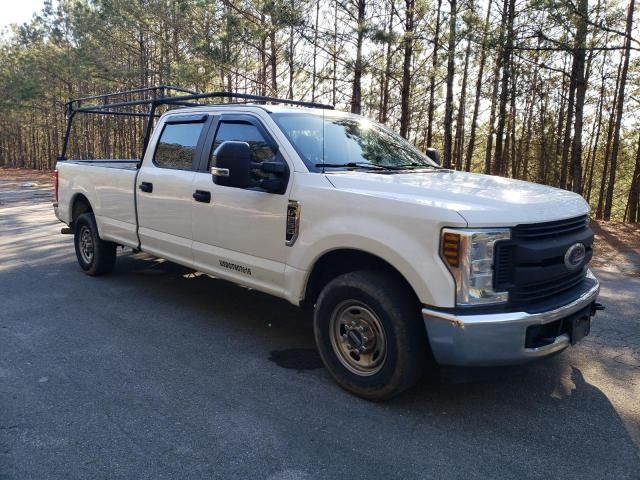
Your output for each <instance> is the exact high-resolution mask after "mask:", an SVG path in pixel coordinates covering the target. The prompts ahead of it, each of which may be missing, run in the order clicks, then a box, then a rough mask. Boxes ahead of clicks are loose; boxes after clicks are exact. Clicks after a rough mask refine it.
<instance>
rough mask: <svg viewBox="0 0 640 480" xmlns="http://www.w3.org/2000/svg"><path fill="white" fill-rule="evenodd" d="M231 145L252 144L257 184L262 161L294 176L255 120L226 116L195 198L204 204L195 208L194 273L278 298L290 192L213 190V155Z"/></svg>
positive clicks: (214, 134) (214, 133)
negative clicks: (225, 144) (281, 165)
mask: <svg viewBox="0 0 640 480" xmlns="http://www.w3.org/2000/svg"><path fill="white" fill-rule="evenodd" d="M227 140H234V141H243V142H247V143H248V144H249V146H250V148H251V161H252V164H253V167H252V170H251V176H252V179H253V180H255V183H256V184H258V183H259V181H260V179H261V178H263V177H264V174H263V173H262V172H261V171H260V164H261V163H262V162H263V161H270V162H274V161H275V162H283V163H284V164H285V166H286V169H287V171H289V170H290V167H289V166H288V165H287V163H286V161H285V159H284V158H283V156H282V154H281V153H280V152H279V151H278V147H277V143H276V142H275V140H274V139H273V137H272V136H271V135H270V134H269V132H268V131H267V129H266V128H265V126H264V125H263V124H262V123H261V121H260V120H259V119H258V118H257V117H255V116H252V115H248V114H223V115H221V116H219V117H217V118H216V120H215V122H214V123H213V125H212V126H211V129H210V134H209V139H208V141H207V147H206V151H205V152H203V162H202V165H203V166H202V168H201V171H200V172H198V173H196V176H195V180H194V185H193V192H192V193H196V192H198V194H199V195H200V196H201V200H203V201H196V202H195V203H194V204H193V214H192V223H193V227H192V230H193V251H194V253H193V255H194V265H195V268H196V269H197V270H201V271H204V272H206V273H210V274H213V275H217V276H220V277H222V278H227V279H229V280H233V281H235V282H237V283H240V284H244V285H248V286H253V287H256V288H259V289H260V290H263V291H267V292H270V293H273V294H275V295H279V294H281V293H282V290H283V287H284V285H283V283H284V267H285V261H286V250H287V247H286V243H285V240H286V239H285V222H286V214H287V203H288V191H289V188H287V189H286V190H285V192H284V193H280V194H278V193H268V192H267V191H265V190H263V189H261V188H260V187H257V186H253V187H248V188H235V187H227V186H222V185H217V184H215V183H214V181H213V179H212V176H211V174H210V173H209V169H210V167H212V166H215V165H213V164H212V162H213V160H212V152H213V151H214V150H215V148H216V147H218V146H219V145H220V144H221V143H222V142H224V141H227ZM287 176H288V175H287ZM283 181H285V182H287V181H288V179H287V178H284V180H283ZM287 187H288V186H287Z"/></svg>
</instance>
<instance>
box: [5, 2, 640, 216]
mask: <svg viewBox="0 0 640 480" xmlns="http://www.w3.org/2000/svg"><path fill="white" fill-rule="evenodd" d="M637 15H638V13H637V12H636V5H635V0H324V1H320V0H60V1H57V2H55V3H52V2H51V0H48V1H46V2H45V4H44V7H43V9H42V11H40V12H38V13H37V14H36V15H34V17H33V18H32V20H31V21H30V22H28V23H25V24H23V25H14V26H12V27H11V28H10V29H8V30H7V31H6V32H4V35H3V37H2V40H0V166H2V165H5V166H22V167H29V168H40V169H49V168H52V167H53V165H54V164H55V158H56V154H57V153H58V152H59V151H60V146H61V141H62V137H63V135H64V128H65V116H64V104H65V102H66V101H68V99H69V98H71V97H77V96H84V95H90V94H97V93H104V92H111V91H118V90H124V89H128V88H136V87H144V86H151V85H159V84H169V85H177V86H180V87H185V88H189V89H193V90H196V91H212V90H224V91H234V92H242V93H252V94H259V95H270V96H279V97H286V98H290V99H299V100H310V101H316V102H325V103H331V104H334V105H336V107H337V108H339V109H342V110H348V111H351V112H354V113H360V114H363V115H366V116H368V117H370V118H372V119H375V120H377V121H379V122H382V123H385V124H387V125H389V126H390V127H391V128H394V129H396V130H397V131H398V132H399V133H400V134H401V135H402V136H404V137H405V138H408V139H409V140H410V141H412V142H414V143H415V144H416V145H417V146H418V147H420V148H426V147H428V146H433V147H436V148H438V149H439V150H440V151H441V152H442V162H443V165H444V166H445V167H449V168H455V169H458V170H466V171H476V172H483V173H488V174H495V175H502V176H508V177H512V178H517V179H523V180H529V181H536V182H540V183H545V184H548V185H553V186H557V187H560V188H566V189H570V190H573V191H575V192H578V193H581V194H582V195H583V196H584V197H585V198H586V199H587V200H588V201H589V202H590V204H591V205H592V207H593V210H594V215H595V216H596V217H598V218H603V219H617V220H624V221H627V222H640V126H639V123H638V122H639V121H640V118H639V117H640V115H639V113H640V109H639V108H638V107H640V93H639V92H638V90H639V89H640V55H638V52H639V51H640V32H639V29H638V26H637V22H636V21H635V20H636V17H637ZM77 123H78V125H77V127H76V131H75V132H74V134H75V137H76V138H77V140H76V141H75V142H74V144H73V146H72V148H71V153H72V154H73V155H75V156H77V157H118V156H125V157H137V156H139V155H140V149H141V141H142V137H143V133H142V132H143V128H144V125H143V122H142V121H141V120H135V119H134V120H131V119H123V118H118V119H112V118H111V119H106V118H100V117H98V116H91V118H89V119H85V118H83V119H82V121H81V122H77Z"/></svg>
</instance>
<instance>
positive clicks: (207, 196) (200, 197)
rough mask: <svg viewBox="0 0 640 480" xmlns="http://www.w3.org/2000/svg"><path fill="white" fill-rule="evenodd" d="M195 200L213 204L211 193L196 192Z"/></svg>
mask: <svg viewBox="0 0 640 480" xmlns="http://www.w3.org/2000/svg"><path fill="white" fill-rule="evenodd" d="M193 198H194V200H195V201H196V202H202V203H209V202H211V192H206V191H204V190H196V191H195V192H194V194H193Z"/></svg>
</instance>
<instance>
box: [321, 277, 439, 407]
mask: <svg viewBox="0 0 640 480" xmlns="http://www.w3.org/2000/svg"><path fill="white" fill-rule="evenodd" d="M419 312H420V309H419V305H417V302H416V300H415V298H414V297H413V296H412V294H411V292H409V291H408V289H407V287H406V286H405V285H403V284H402V283H400V281H398V279H396V278H395V277H393V276H391V275H389V274H384V273H382V272H375V271H357V272H351V273H346V274H344V275H341V276H339V277H337V278H335V279H334V280H332V281H331V282H329V284H327V286H326V287H325V288H324V289H323V290H322V292H321V294H320V296H319V298H318V302H317V304H316V309H315V312H314V333H315V337H316V343H317V346H318V350H319V351H320V356H321V357H322V360H323V362H324V364H325V366H326V368H327V370H329V373H330V374H331V375H332V376H333V378H334V379H335V380H336V382H338V384H339V385H340V386H342V387H343V388H344V389H346V390H348V391H349V392H351V393H354V394H356V395H358V396H361V397H363V398H366V399H369V400H384V399H387V398H391V397H393V396H395V395H397V394H399V393H400V392H402V391H404V390H406V389H407V388H409V387H411V386H413V385H414V384H415V383H417V382H418V380H419V379H420V378H421V377H422V374H423V372H424V369H425V366H426V362H427V352H428V348H429V346H428V341H427V337H426V332H425V328H424V325H423V323H422V321H421V318H420V315H419Z"/></svg>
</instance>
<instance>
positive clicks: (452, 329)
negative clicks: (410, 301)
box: [422, 272, 600, 366]
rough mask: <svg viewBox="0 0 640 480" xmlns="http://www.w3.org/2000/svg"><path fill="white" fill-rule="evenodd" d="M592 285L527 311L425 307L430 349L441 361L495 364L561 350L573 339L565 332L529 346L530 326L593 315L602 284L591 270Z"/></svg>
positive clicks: (460, 363) (437, 359)
mask: <svg viewBox="0 0 640 480" xmlns="http://www.w3.org/2000/svg"><path fill="white" fill-rule="evenodd" d="M587 278H588V279H589V280H590V281H591V286H590V287H589V288H588V289H587V290H586V291H585V292H583V293H582V294H581V295H580V296H579V297H578V298H577V299H575V300H573V301H571V302H569V303H567V304H566V305H563V306H561V307H557V308H554V309H551V310H547V311H543V312H536V313H527V312H508V313H481V314H468V313H463V314H460V313H452V312H447V311H440V310H436V309H431V308H427V307H425V308H423V309H422V317H423V319H424V323H425V326H426V329H427V333H428V335H429V341H430V343H431V350H432V352H433V355H434V357H435V359H436V361H437V362H438V363H439V364H440V365H451V366H496V365H511V364H518V363H525V362H527V361H530V360H534V359H537V358H541V357H546V356H548V355H551V354H554V353H557V352H560V351H562V350H564V349H565V348H566V347H568V346H569V345H570V343H571V339H570V336H569V334H567V333H562V334H560V335H558V336H557V337H555V339H554V340H553V341H552V342H551V343H549V344H548V345H544V346H541V347H537V348H527V346H526V337H527V328H529V327H530V326H535V325H546V324H548V323H551V322H555V321H558V320H562V319H565V318H567V317H571V316H572V315H575V314H576V313H578V312H581V311H583V310H584V311H586V312H588V313H587V314H589V315H591V314H592V313H593V312H592V310H593V309H592V308H590V307H592V306H593V304H594V302H595V300H596V298H597V296H598V293H599V291H600V284H599V283H598V281H597V280H596V278H595V277H594V276H593V275H592V274H591V272H589V273H588V274H587Z"/></svg>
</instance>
